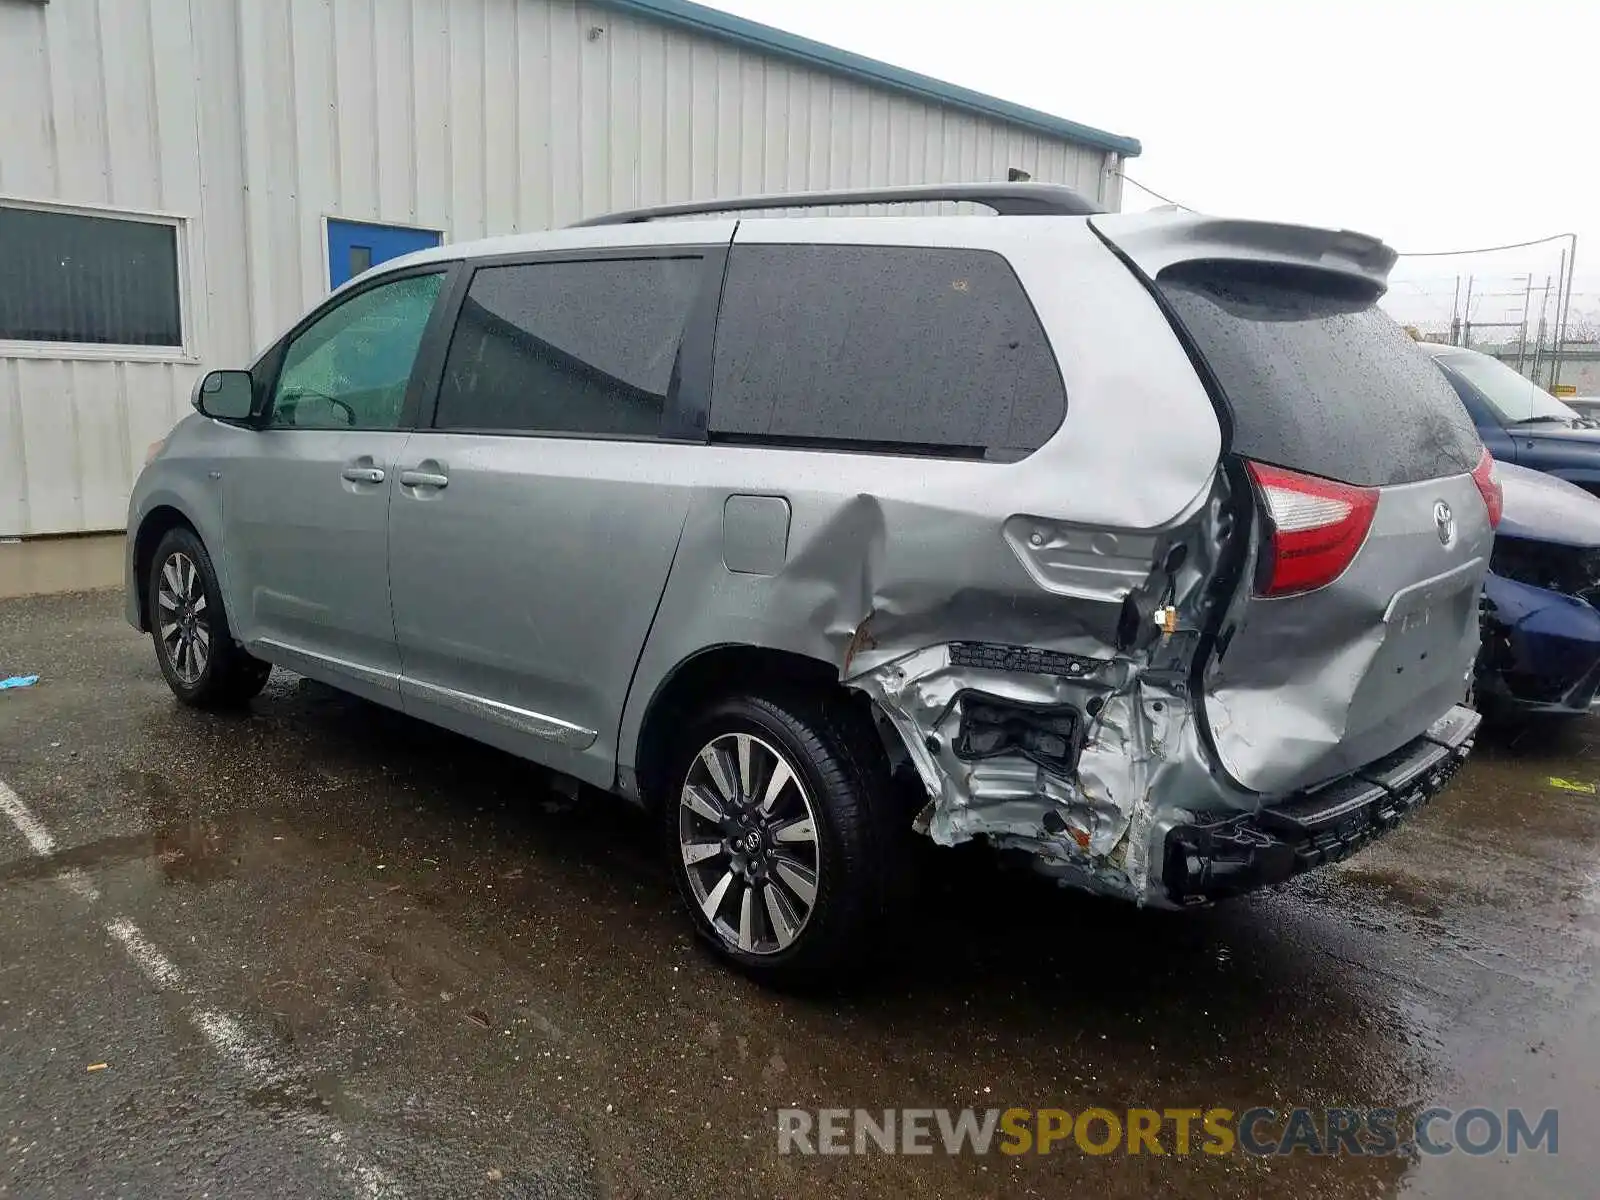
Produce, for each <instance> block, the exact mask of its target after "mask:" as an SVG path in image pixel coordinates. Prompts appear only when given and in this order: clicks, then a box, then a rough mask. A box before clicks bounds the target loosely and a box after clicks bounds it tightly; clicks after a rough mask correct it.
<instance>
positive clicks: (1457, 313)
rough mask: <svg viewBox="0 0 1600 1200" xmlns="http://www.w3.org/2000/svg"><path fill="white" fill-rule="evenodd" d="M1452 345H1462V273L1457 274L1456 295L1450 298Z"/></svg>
mask: <svg viewBox="0 0 1600 1200" xmlns="http://www.w3.org/2000/svg"><path fill="white" fill-rule="evenodd" d="M1450 344H1451V345H1452V346H1459V345H1460V344H1461V272H1460V271H1457V272H1456V294H1455V295H1454V296H1452V297H1451V298H1450Z"/></svg>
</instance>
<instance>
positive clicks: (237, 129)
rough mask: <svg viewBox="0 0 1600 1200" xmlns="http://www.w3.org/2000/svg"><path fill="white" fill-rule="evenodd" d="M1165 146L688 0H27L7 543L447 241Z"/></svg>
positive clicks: (982, 174)
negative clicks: (382, 267) (306, 313)
mask: <svg viewBox="0 0 1600 1200" xmlns="http://www.w3.org/2000/svg"><path fill="white" fill-rule="evenodd" d="M1138 152H1139V145H1138V143H1137V142H1135V141H1133V140H1131V139H1128V138H1123V137H1117V136H1115V135H1112V134H1107V133H1103V132H1100V131H1098V130H1094V129H1089V128H1087V127H1084V126H1081V125H1078V124H1075V123H1073V122H1071V121H1066V120H1062V119H1060V118H1057V117H1052V116H1049V115H1047V114H1045V113H1040V112H1036V111H1034V110H1031V109H1026V108H1022V107H1020V106H1017V105H1014V104H1010V103H1007V102H1005V101H1001V100H997V99H994V98H991V97H987V96H982V95H979V94H977V93H975V92H971V91H967V90H965V89H962V88H958V87H954V86H951V85H948V84H944V83H941V82H939V81H937V80H933V79H929V78H927V77H926V76H922V75H916V74H913V73H911V72H908V71H903V70H900V69H898V68H895V67H891V66H888V65H886V64H883V63H879V62H875V61H872V60H870V59H865V58H862V57H860V56H858V55H853V54H848V53H845V52H843V51H839V50H835V49H832V48H831V47H827V46H823V45H821V44H819V43H816V42H812V41H809V40H807V39H804V38H799V37H795V36H793V35H790V34H786V33H783V32H781V31H779V30H776V29H772V28H769V27H767V26H763V25H758V24H755V23H752V22H749V21H745V20H741V19H739V18H736V17H731V16H728V15H726V14H723V13H720V12H717V11H714V10H712V9H709V8H704V7H701V6H700V5H696V4H691V3H687V2H686V0H594V2H592V3H575V2H573V0H0V536H4V535H24V536H30V535H43V534H56V533H70V532H82V531H91V530H116V529H120V528H121V527H122V525H123V522H124V508H125V505H126V502H127V495H128V491H129V488H130V486H131V485H132V482H133V479H134V476H135V475H136V473H137V471H138V469H139V467H140V466H141V464H142V461H143V457H144V452H145V448H146V446H147V445H148V444H149V443H150V442H152V441H154V440H155V439H157V438H159V437H161V436H162V435H163V434H165V433H166V431H167V430H168V428H170V427H171V425H172V424H173V422H174V421H176V420H177V419H178V418H180V417H181V416H182V415H183V414H184V413H185V412H186V411H187V405H188V402H189V392H190V389H191V387H192V385H193V381H194V379H195V376H196V374H197V372H198V370H199V367H200V364H201V363H207V364H210V365H213V366H216V365H243V364H244V363H246V362H247V361H248V360H249V359H250V358H251V357H252V356H253V355H254V353H255V352H256V351H257V350H259V349H260V348H261V347H262V346H264V345H266V344H267V343H268V342H270V341H271V340H272V339H273V338H274V337H276V336H277V334H278V333H279V332H281V331H282V329H283V328H285V327H286V326H287V325H288V324H289V323H290V322H291V321H292V320H293V319H294V318H295V317H296V316H297V315H298V314H299V313H301V312H302V311H303V310H304V309H305V308H306V307H308V306H309V305H311V304H312V303H313V302H314V301H316V300H317V299H318V298H319V297H321V296H323V295H325V294H326V293H327V291H328V290H329V287H330V285H331V284H334V283H338V282H341V281H342V280H343V279H345V278H348V276H349V275H350V274H351V273H354V272H358V271H359V270H361V269H363V268H364V267H365V266H367V265H368V264H370V263H372V262H378V261H381V260H382V259H383V258H385V257H391V256H393V255H394V254H396V253H402V252H404V251H405V250H407V249H410V248H412V247H413V246H415V245H418V244H428V243H430V242H433V241H436V240H440V239H442V240H445V241H462V240H465V239H469V238H476V237H481V236H484V235H488V234H497V233H509V232H515V231H518V230H532V229H541V228H547V227H551V226H557V225H562V224H566V223H568V222H571V221H574V220H577V219H578V218H580V217H583V216H587V215H592V214H595V213H598V212H602V211H605V210H608V209H615V208H627V207H636V206H639V205H643V204H650V203H658V202H668V201H673V200H687V199H700V198H704V197H708V196H716V195H733V194H739V193H750V192H760V191H782V190H796V189H804V188H824V187H847V186H868V185H877V184H890V183H917V182H954V181H960V180H980V181H981V180H996V179H1005V178H1006V177H1007V174H1008V172H1009V171H1011V170H1020V171H1025V172H1027V173H1028V174H1029V175H1031V176H1032V177H1033V178H1035V179H1039V180H1048V181H1053V182H1061V183H1066V184H1070V185H1072V186H1074V187H1076V188H1078V189H1079V190H1080V191H1082V192H1083V193H1084V194H1086V195H1088V196H1090V197H1092V198H1095V199H1097V200H1098V201H1099V203H1100V204H1102V205H1103V206H1104V207H1106V208H1111V209H1115V208H1116V207H1118V202H1119V198H1120V187H1119V185H1120V182H1121V179H1120V175H1119V174H1118V173H1117V168H1118V165H1119V164H1120V162H1121V160H1122V159H1123V158H1125V157H1127V156H1130V155H1134V154H1137V153H1138Z"/></svg>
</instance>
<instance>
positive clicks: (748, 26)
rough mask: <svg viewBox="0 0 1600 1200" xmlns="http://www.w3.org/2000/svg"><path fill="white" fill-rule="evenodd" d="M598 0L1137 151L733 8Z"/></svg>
mask: <svg viewBox="0 0 1600 1200" xmlns="http://www.w3.org/2000/svg"><path fill="white" fill-rule="evenodd" d="M599 3H601V4H602V5H604V6H605V7H608V8H614V9H618V10H620V11H622V12H626V13H631V14H633V15H636V16H640V17H644V18H646V19H648V20H655V21H663V22H666V23H667V24H669V25H676V26H678V27H680V28H683V29H688V30H692V31H693V32H695V33H701V34H706V35H708V36H710V37H714V38H720V39H722V40H723V41H729V42H734V43H737V44H738V45H741V46H749V47H751V48H752V49H755V50H761V51H765V52H766V53H768V54H775V55H779V56H781V57H783V58H789V59H793V60H795V61H797V62H801V63H804V64H805V65H807V66H811V67H819V68H821V69H822V70H824V71H832V72H834V73H835V74H840V75H845V76H849V77H852V78H855V79H860V80H863V81H864V82H867V83H875V84H878V85H879V86H880V87H889V88H893V89H895V90H896V91H900V92H905V93H908V94H910V95H913V96H916V97H918V98H920V99H923V100H932V101H934V102H936V103H939V104H948V105H951V106H952V107H955V108H964V109H966V110H967V111H969V112H974V113H978V114H980V115H982V116H986V117H994V118H996V119H998V120H1001V121H1009V122H1011V123H1012V124H1014V125H1022V126H1025V127H1026V128H1028V129H1032V130H1035V131H1037V132H1039V133H1044V134H1048V135H1050V136H1051V137H1057V138H1064V139H1066V140H1068V141H1073V142H1078V143H1080V144H1082V145H1086V146H1095V147H1098V148H1099V149H1101V150H1109V151H1111V152H1112V153H1115V154H1120V155H1122V156H1123V157H1124V158H1133V157H1135V156H1136V155H1138V153H1139V151H1140V146H1139V140H1138V139H1137V138H1131V137H1122V136H1120V135H1118V134H1115V133H1107V132H1106V131H1105V130H1103V129H1094V128H1092V127H1091V126H1088V125H1080V124H1078V123H1077V122H1076V121H1068V120H1067V119H1066V118H1064V117H1056V116H1052V115H1051V114H1049V113H1046V112H1040V111H1039V110H1038V109H1036V108H1027V107H1025V106H1024V105H1021V104H1013V103H1011V102H1010V101H1009V100H1000V99H997V98H995V97H994V96H986V95H984V94H983V93H982V92H975V91H973V90H971V89H970V88H964V87H957V86H956V85H955V84H953V83H945V82H944V81H943V80H941V79H935V78H933V77H932V76H931V75H922V74H919V73H917V72H916V71H907V70H905V69H904V68H902V67H895V66H891V65H890V64H888V63H885V62H879V61H878V60H877V59H875V58H867V57H866V56H865V55H862V54H852V53H851V52H850V51H848V50H840V49H837V48H836V47H834V46H828V45H825V44H823V43H822V42H814V41H812V40H811V39H810V38H804V37H800V36H799V35H798V34H793V33H785V32H784V31H783V30H781V29H774V28H773V27H772V26H770V25H762V24H760V23H759V22H757V21H747V20H745V18H743V17H736V16H734V15H733V14H732V13H725V12H719V11H718V10H717V9H714V8H707V7H706V6H705V5H703V4H694V3H691V2H690V0H599Z"/></svg>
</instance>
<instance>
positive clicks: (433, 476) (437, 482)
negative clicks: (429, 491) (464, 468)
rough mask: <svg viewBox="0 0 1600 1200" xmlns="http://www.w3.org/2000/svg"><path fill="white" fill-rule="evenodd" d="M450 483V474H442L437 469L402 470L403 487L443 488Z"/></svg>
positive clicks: (401, 481)
mask: <svg viewBox="0 0 1600 1200" xmlns="http://www.w3.org/2000/svg"><path fill="white" fill-rule="evenodd" d="M449 484H450V476H448V475H440V474H439V473H438V472H436V471H401V472H400V486H401V487H428V488H442V487H448V486H449Z"/></svg>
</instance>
